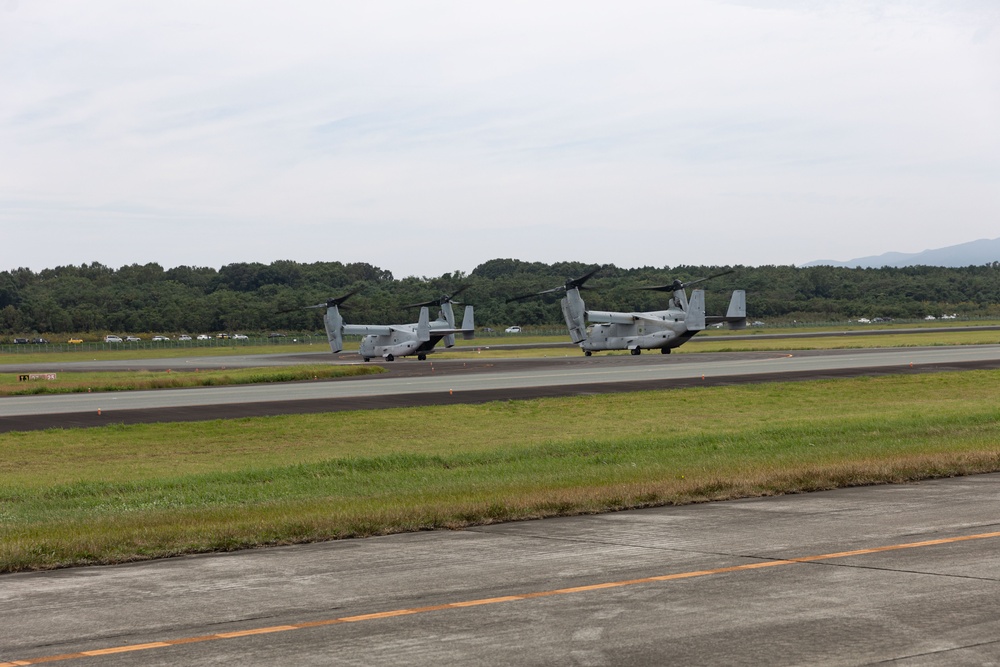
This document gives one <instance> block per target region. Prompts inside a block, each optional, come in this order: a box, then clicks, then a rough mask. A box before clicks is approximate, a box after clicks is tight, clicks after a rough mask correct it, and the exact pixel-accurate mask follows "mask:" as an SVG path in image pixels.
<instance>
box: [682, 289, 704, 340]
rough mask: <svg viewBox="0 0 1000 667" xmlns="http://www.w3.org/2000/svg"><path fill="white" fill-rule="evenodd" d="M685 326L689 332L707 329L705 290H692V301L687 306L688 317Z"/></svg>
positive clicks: (685, 319)
mask: <svg viewBox="0 0 1000 667" xmlns="http://www.w3.org/2000/svg"><path fill="white" fill-rule="evenodd" d="M684 324H686V325H687V328H688V331H701V330H702V329H704V328H705V290H700V289H696V290H691V300H690V301H688V304H687V315H686V316H685V317H684Z"/></svg>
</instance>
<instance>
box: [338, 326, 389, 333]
mask: <svg viewBox="0 0 1000 667" xmlns="http://www.w3.org/2000/svg"><path fill="white" fill-rule="evenodd" d="M392 332H393V327H387V326H380V325H377V324H345V325H344V333H345V334H347V335H356V336H388V335H390V334H391V333H392Z"/></svg>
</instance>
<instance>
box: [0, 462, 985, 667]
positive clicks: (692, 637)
mask: <svg viewBox="0 0 1000 667" xmlns="http://www.w3.org/2000/svg"><path fill="white" fill-rule="evenodd" d="M998 551H1000V475H981V476H973V477H966V478H954V479H943V480H935V481H927V482H922V483H919V484H905V485H896V486H878V487H867V488H853V489H841V490H836V491H829V492H821V493H811V494H803V495H791V496H781V497H774V498H759V499H750V500H741V501H733V502H719V503H706V504H701V505H689V506H685V507H663V508H655V509H646V510H638V511H628V512H618V513H612V514H604V515H598V516H580V517H572V518H562V519H548V520H544V521H526V522H519V523H508V524H500V525H494V526H484V527H479V528H473V529H468V530H461V531H436V532H421V533H411V534H405V535H394V536H388V537H380V538H372V539H364V540H345V541H338V542H328V543H323V544H313V545H306V546H296V547H282V548H273V549H259V550H252V551H242V552H237V553H231V554H219V555H210V556H194V557H184V558H176V559H169V560H162V561H156V562H147V563H139V564H133V565H123V566H113V567H94V568H75V569H68V570H60V571H55V572H37V573H26V574H13V575H4V576H0V667H12V666H13V665H29V664H41V663H43V662H44V663H46V664H47V663H49V662H58V663H60V664H66V665H81V666H84V665H102V666H116V667H126V666H132V665H144V666H155V665H178V664H184V665H219V664H227V665H231V664H249V665H265V664H294V665H356V666H361V665H364V666H366V667H367V666H380V665H393V666H395V665H404V664H405V665H413V666H415V667H440V666H441V665H473V666H475V665H483V666H485V665H489V666H496V665H501V666H502V665H628V666H640V665H650V666H652V665H657V666H658V665H737V666H738V665H774V666H782V665H873V664H892V665H907V666H916V665H990V664H998V662H1000V603H998V600H1000V558H997V553H998Z"/></svg>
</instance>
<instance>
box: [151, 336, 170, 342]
mask: <svg viewBox="0 0 1000 667" xmlns="http://www.w3.org/2000/svg"><path fill="white" fill-rule="evenodd" d="M153 340H154V341H164V340H170V336H153Z"/></svg>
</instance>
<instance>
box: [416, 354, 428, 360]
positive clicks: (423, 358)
mask: <svg viewBox="0 0 1000 667" xmlns="http://www.w3.org/2000/svg"><path fill="white" fill-rule="evenodd" d="M417 361H427V355H426V354H418V355H417Z"/></svg>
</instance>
